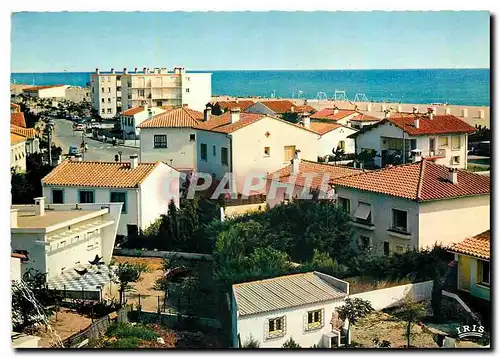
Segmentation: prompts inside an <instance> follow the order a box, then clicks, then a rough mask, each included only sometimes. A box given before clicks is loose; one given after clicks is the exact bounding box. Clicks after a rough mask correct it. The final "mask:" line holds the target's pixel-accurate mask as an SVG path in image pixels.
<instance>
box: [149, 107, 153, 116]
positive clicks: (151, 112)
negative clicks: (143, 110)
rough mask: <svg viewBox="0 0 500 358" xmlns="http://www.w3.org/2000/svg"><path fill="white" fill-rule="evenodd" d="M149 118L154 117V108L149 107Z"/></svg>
mask: <svg viewBox="0 0 500 358" xmlns="http://www.w3.org/2000/svg"><path fill="white" fill-rule="evenodd" d="M148 118H149V119H151V118H153V110H152V109H151V108H148Z"/></svg>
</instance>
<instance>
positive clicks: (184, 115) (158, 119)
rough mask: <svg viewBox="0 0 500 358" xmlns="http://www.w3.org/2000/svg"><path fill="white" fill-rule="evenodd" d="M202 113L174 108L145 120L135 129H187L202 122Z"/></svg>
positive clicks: (183, 108)
mask: <svg viewBox="0 0 500 358" xmlns="http://www.w3.org/2000/svg"><path fill="white" fill-rule="evenodd" d="M203 118H204V117H203V113H202V112H198V111H195V110H193V109H190V108H187V107H180V108H174V109H171V110H167V111H166V112H163V113H160V114H157V115H155V116H153V118H151V119H148V120H145V121H144V122H142V123H141V124H139V125H138V126H137V128H186V127H187V128H189V127H196V126H198V125H199V124H200V123H201V121H203Z"/></svg>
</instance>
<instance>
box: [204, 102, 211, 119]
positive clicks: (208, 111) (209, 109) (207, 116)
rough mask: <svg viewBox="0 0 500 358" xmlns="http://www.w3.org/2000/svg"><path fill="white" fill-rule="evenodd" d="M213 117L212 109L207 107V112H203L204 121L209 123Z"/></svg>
mask: <svg viewBox="0 0 500 358" xmlns="http://www.w3.org/2000/svg"><path fill="white" fill-rule="evenodd" d="M211 116H212V108H211V107H210V106H206V108H205V110H204V111H203V119H204V120H205V122H208V121H209V120H210V117H211Z"/></svg>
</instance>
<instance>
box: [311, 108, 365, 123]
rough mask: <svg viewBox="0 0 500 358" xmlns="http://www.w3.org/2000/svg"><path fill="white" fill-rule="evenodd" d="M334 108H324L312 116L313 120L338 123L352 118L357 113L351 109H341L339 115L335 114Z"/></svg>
mask: <svg viewBox="0 0 500 358" xmlns="http://www.w3.org/2000/svg"><path fill="white" fill-rule="evenodd" d="M334 111H335V109H334V108H323V109H322V110H319V111H318V112H316V113H314V114H313V115H312V116H311V119H329V120H332V121H338V120H339V119H342V118H345V117H347V116H350V115H352V114H354V113H356V111H354V110H350V109H339V110H338V112H337V113H334Z"/></svg>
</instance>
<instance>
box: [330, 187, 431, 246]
mask: <svg viewBox="0 0 500 358" xmlns="http://www.w3.org/2000/svg"><path fill="white" fill-rule="evenodd" d="M335 193H336V194H337V195H338V197H339V198H340V197H342V198H346V199H350V200H351V211H350V215H351V217H353V218H354V213H355V212H356V208H357V207H358V204H359V201H362V202H365V203H370V204H371V215H372V224H373V226H371V227H369V226H366V225H362V224H357V223H355V222H352V226H353V228H354V231H355V239H356V240H359V237H360V236H366V237H369V238H370V246H372V248H373V252H374V253H375V254H383V245H384V241H388V242H389V250H390V252H391V253H393V252H395V251H396V249H397V248H396V245H400V246H403V247H404V249H407V248H408V247H418V238H419V235H420V236H422V234H421V233H420V230H421V229H422V226H421V225H420V226H419V209H418V204H417V203H416V202H414V201H411V200H405V199H401V198H396V197H391V196H386V195H382V194H377V193H370V192H366V191H361V190H355V189H350V188H344V187H336V188H335ZM392 209H399V210H406V211H407V212H408V214H407V222H408V231H409V233H410V234H409V235H401V234H397V233H392V232H390V231H388V230H387V229H389V228H390V227H391V226H392ZM436 238H437V236H435V235H434V239H436Z"/></svg>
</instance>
